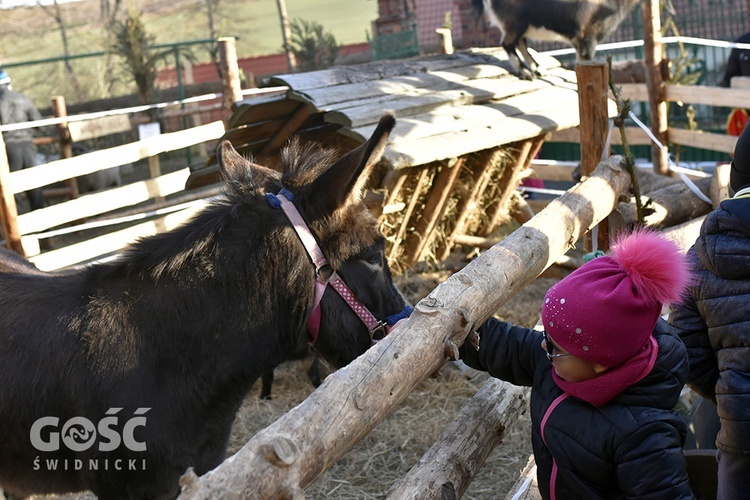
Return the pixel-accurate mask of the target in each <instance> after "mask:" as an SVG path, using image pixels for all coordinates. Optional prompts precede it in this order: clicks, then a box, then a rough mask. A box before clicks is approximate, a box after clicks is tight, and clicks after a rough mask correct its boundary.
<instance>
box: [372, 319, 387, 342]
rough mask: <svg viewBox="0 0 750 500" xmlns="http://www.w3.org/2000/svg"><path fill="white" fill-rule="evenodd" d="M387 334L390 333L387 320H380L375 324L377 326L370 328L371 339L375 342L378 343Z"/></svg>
mask: <svg viewBox="0 0 750 500" xmlns="http://www.w3.org/2000/svg"><path fill="white" fill-rule="evenodd" d="M386 335H388V323H386V322H385V321H378V324H377V325H375V328H373V329H372V330H370V340H371V341H372V343H373V344H376V343H378V342H380V341H381V340H383V339H384V338H385V336H386Z"/></svg>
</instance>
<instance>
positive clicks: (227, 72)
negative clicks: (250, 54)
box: [217, 36, 242, 116]
mask: <svg viewBox="0 0 750 500" xmlns="http://www.w3.org/2000/svg"><path fill="white" fill-rule="evenodd" d="M217 42H218V45H219V65H220V67H221V72H220V73H221V83H222V86H223V88H224V99H223V104H224V109H225V112H226V114H227V116H229V115H231V114H232V108H233V106H234V103H235V102H237V101H241V100H242V85H241V83H240V69H239V66H238V64H237V47H236V46H235V39H234V37H231V36H228V37H223V38H219V39H218V40H217Z"/></svg>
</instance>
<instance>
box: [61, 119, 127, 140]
mask: <svg viewBox="0 0 750 500" xmlns="http://www.w3.org/2000/svg"><path fill="white" fill-rule="evenodd" d="M132 128H133V126H132V125H131V124H130V117H129V116H128V115H111V116H102V117H99V118H94V119H93V120H86V121H78V122H69V123H68V130H69V131H70V140H71V141H73V142H80V141H85V140H87V139H95V138H97V137H102V136H105V135H110V134H117V133H120V132H129V131H130V130H132Z"/></svg>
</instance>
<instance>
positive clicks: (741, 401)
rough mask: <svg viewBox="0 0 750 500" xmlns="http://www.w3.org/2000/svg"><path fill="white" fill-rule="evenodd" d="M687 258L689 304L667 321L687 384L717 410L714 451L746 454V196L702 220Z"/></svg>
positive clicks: (749, 298) (749, 362) (749, 215)
mask: <svg viewBox="0 0 750 500" xmlns="http://www.w3.org/2000/svg"><path fill="white" fill-rule="evenodd" d="M741 193H742V192H740V193H738V194H741ZM688 257H689V258H690V260H691V262H692V264H693V265H694V267H695V269H696V271H697V280H696V282H695V284H694V286H693V287H692V288H691V294H690V297H689V299H688V300H687V301H686V302H685V303H683V304H681V305H680V306H678V307H674V308H673V310H672V311H671V312H670V315H669V322H670V323H672V325H673V326H674V327H675V330H676V331H677V333H678V334H679V335H680V337H681V338H682V340H683V341H684V342H685V345H686V346H687V348H688V356H689V359H690V376H689V377H688V384H689V385H690V386H691V387H692V388H693V389H695V390H696V392H698V393H699V394H700V395H701V396H703V397H705V398H708V399H711V400H713V401H714V402H716V404H717V406H718V409H719V417H720V418H721V431H720V432H719V436H718V439H717V446H718V447H719V448H720V449H721V450H723V451H726V452H728V453H734V454H744V455H748V454H750V193H749V194H747V195H745V196H743V197H739V198H733V199H729V200H724V201H723V202H721V204H720V206H719V208H717V209H716V210H714V211H713V212H711V213H709V214H708V215H707V216H706V220H705V221H703V225H702V226H701V233H700V236H699V237H698V239H697V240H696V242H695V245H693V247H692V248H691V249H690V250H689V251H688Z"/></svg>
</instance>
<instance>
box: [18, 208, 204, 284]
mask: <svg viewBox="0 0 750 500" xmlns="http://www.w3.org/2000/svg"><path fill="white" fill-rule="evenodd" d="M203 206H204V205H200V204H198V205H195V206H193V207H191V208H188V209H185V210H182V211H180V212H175V213H173V214H169V215H165V216H164V217H161V218H159V219H156V220H152V221H149V222H144V223H142V224H137V225H135V226H132V227H129V228H127V229H123V230H120V231H115V232H112V233H109V234H105V235H104V236H99V237H96V238H91V239H89V240H86V241H83V242H81V243H75V244H73V245H69V246H67V247H63V248H60V249H57V250H52V251H49V252H45V253H42V254H39V255H37V256H35V257H31V258H29V260H30V261H31V262H33V263H34V264H35V265H36V266H37V267H38V268H39V269H41V270H42V271H54V270H56V269H61V268H64V267H68V266H72V265H74V264H78V263H80V262H85V261H87V260H90V259H95V258H96V257H100V256H102V255H107V254H109V253H112V252H115V251H117V250H120V249H121V248H123V247H125V246H127V245H128V244H130V243H132V242H133V241H135V240H136V239H138V238H142V237H144V236H151V235H155V234H158V233H161V232H164V231H168V230H170V229H173V228H175V227H177V226H179V225H180V224H182V223H184V222H185V221H187V220H188V219H190V218H191V217H192V216H193V215H195V214H196V213H197V212H198V211H199V210H201V209H202V208H203Z"/></svg>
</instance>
